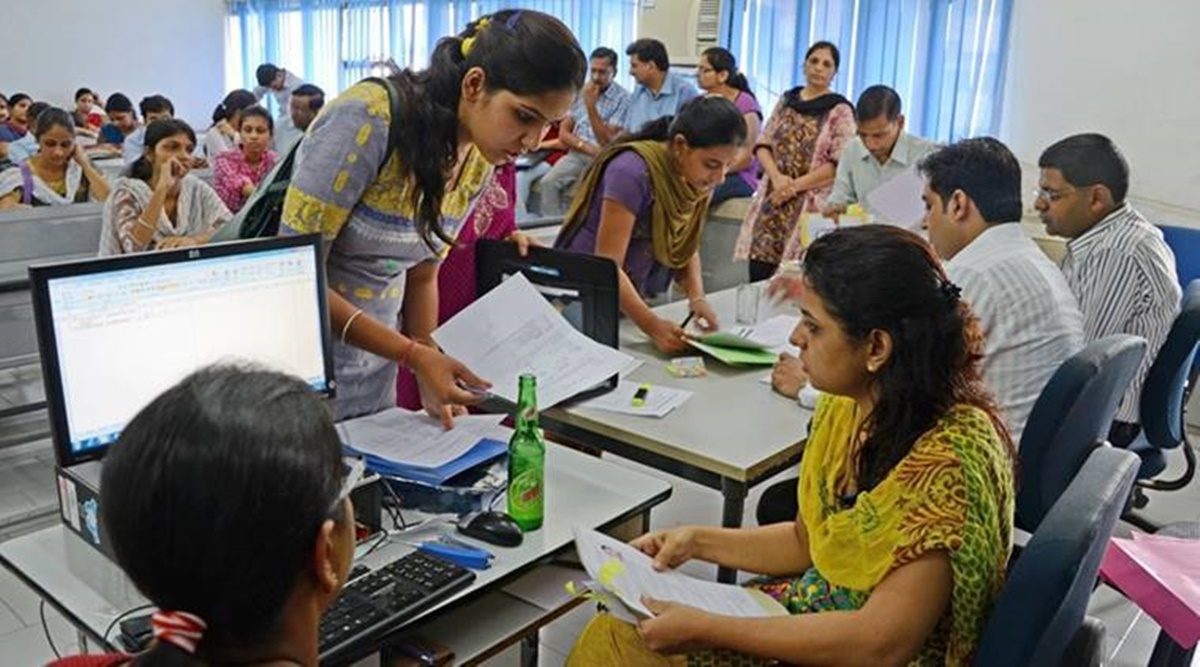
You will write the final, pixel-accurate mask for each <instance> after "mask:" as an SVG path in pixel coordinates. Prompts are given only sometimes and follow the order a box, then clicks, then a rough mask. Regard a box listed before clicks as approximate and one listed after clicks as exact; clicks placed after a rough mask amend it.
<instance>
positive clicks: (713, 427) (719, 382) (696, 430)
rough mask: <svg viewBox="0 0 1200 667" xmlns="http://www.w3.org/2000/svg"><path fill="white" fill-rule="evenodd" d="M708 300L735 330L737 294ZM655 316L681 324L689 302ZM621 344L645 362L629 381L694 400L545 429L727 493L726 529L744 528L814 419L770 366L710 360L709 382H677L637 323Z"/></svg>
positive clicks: (796, 455)
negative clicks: (648, 412)
mask: <svg viewBox="0 0 1200 667" xmlns="http://www.w3.org/2000/svg"><path fill="white" fill-rule="evenodd" d="M709 301H710V303H711V304H712V306H713V308H714V309H716V311H717V315H718V317H720V318H721V322H722V323H724V324H725V325H726V326H732V325H733V324H734V311H735V305H736V303H735V301H736V290H725V291H722V292H718V293H716V294H713V295H710V296H709ZM655 312H657V313H659V314H661V315H662V316H663V317H665V318H667V319H670V320H674V321H676V322H682V321H683V319H684V317H685V316H686V314H687V303H686V302H676V303H672V304H667V305H665V306H660V307H658V308H655ZM620 338H621V342H620V344H621V350H622V351H624V352H626V353H628V354H631V355H633V356H635V357H637V358H639V359H641V360H643V362H644V363H643V364H642V366H641V367H640V368H638V369H637V370H636V371H634V372H633V373H631V374H630V375H629V376H628V378H626V381H629V382H637V383H642V382H648V383H650V384H651V385H663V386H668V387H677V388H680V389H688V390H691V391H692V392H694V393H693V395H692V397H691V398H690V399H688V401H687V402H686V403H684V404H683V405H682V406H680V407H679V408H676V409H675V410H674V411H673V412H672V413H671V414H669V415H667V416H666V417H664V418H662V419H651V418H646V417H636V416H631V415H623V414H618V413H614V412H606V411H603V410H595V409H586V408H579V407H573V406H565V407H557V408H553V409H551V410H546V411H545V412H543V413H542V416H541V421H542V426H543V427H544V428H545V429H546V430H547V431H551V432H555V433H561V434H562V435H563V436H565V437H567V438H570V439H573V440H576V441H579V442H581V443H583V444H585V445H588V446H591V447H595V448H597V449H602V450H604V451H608V452H612V453H614V454H616V455H618V456H622V457H625V458H628V459H631V460H634V461H637V462H639V463H642V464H645V465H648V466H651V467H653V468H657V469H659V470H662V471H664V472H667V473H670V474H672V475H677V476H679V477H683V478H684V479H688V480H691V481H693V482H696V483H699V484H702V485H704V486H707V487H709V488H713V489H716V490H718V491H720V492H721V495H722V496H723V497H724V509H723V511H722V517H721V525H723V526H726V527H730V528H736V527H738V526H740V525H741V524H742V513H743V510H744V505H745V500H746V491H747V490H748V489H749V488H750V487H752V486H754V485H755V484H758V483H759V482H761V481H763V480H765V479H767V478H769V477H771V476H773V475H775V474H776V473H778V472H779V471H781V470H783V469H785V468H788V467H790V466H794V465H796V463H797V461H799V460H800V446H801V444H802V443H803V441H804V438H805V437H806V429H807V427H808V420H809V418H810V417H811V416H812V413H811V412H810V411H808V410H805V409H803V408H801V407H800V405H799V404H798V403H796V401H793V400H788V399H787V398H784V397H783V396H780V395H778V394H776V393H775V392H773V391H772V390H771V387H770V386H769V385H767V384H764V383H763V382H761V381H760V380H761V379H762V377H763V376H764V375H766V374H767V373H769V372H770V367H764V366H751V367H736V368H735V367H732V366H727V365H725V364H723V363H721V362H719V361H716V360H715V359H712V358H705V365H706V367H707V368H708V375H707V376H706V377H702V378H675V377H672V376H671V375H670V374H668V373H667V371H666V357H664V356H663V355H661V354H659V353H658V352H657V351H655V349H654V346H653V344H652V343H650V342H649V341H648V340H647V339H646V337H645V336H644V335H642V334H641V332H640V331H639V330H638V329H637V326H636V325H634V324H633V322H631V321H629V320H627V319H626V320H622V322H621V331H620ZM695 354H696V355H700V354H701V353H700V352H699V351H698V350H697V351H695ZM734 576H735V573H734V571H733V570H729V569H726V568H722V569H720V570H719V572H718V578H719V579H720V580H721V581H730V582H731V581H733V580H734Z"/></svg>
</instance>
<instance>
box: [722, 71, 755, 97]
mask: <svg viewBox="0 0 1200 667" xmlns="http://www.w3.org/2000/svg"><path fill="white" fill-rule="evenodd" d="M725 82H726V83H728V84H729V85H730V86H731V87H733V88H737V89H738V90H740V91H742V92H743V93H746V94H747V95H749V96H750V97H754V91H753V90H750V82H749V81H747V80H746V75H745V74H742V73H741V72H738V73H737V74H733V75H731V76H730V77H729V79H727V80H726V81H725Z"/></svg>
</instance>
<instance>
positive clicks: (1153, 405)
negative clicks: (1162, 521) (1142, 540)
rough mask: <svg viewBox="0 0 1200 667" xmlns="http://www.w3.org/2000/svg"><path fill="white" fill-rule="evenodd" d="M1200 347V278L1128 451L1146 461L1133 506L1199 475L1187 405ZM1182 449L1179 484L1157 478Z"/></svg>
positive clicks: (1150, 382)
mask: <svg viewBox="0 0 1200 667" xmlns="http://www.w3.org/2000/svg"><path fill="white" fill-rule="evenodd" d="M1198 344H1200V279H1198V280H1193V281H1192V282H1191V283H1190V284H1189V285H1188V286H1187V289H1186V290H1185V291H1184V294H1183V306H1182V308H1181V309H1180V312H1179V316H1178V317H1176V318H1175V322H1174V323H1173V324H1172V325H1171V330H1170V331H1169V332H1168V333H1167V339H1166V340H1165V341H1164V342H1163V345H1162V348H1160V349H1159V351H1158V356H1157V357H1155V359H1154V364H1153V365H1152V366H1150V371H1149V373H1147V374H1146V382H1145V384H1143V385H1142V397H1141V403H1140V405H1139V406H1138V411H1139V419H1140V420H1141V424H1142V431H1141V433H1140V434H1139V435H1138V437H1137V438H1136V439H1135V440H1134V441H1133V442H1131V443H1129V447H1128V449H1129V451H1131V452H1133V453H1134V454H1137V456H1138V458H1139V459H1141V467H1140V468H1139V470H1138V481H1137V485H1136V487H1135V488H1134V493H1133V506H1134V507H1136V508H1142V507H1145V506H1146V502H1147V500H1148V499H1147V498H1146V494H1145V493H1144V490H1145V489H1151V490H1154V491H1177V490H1179V489H1182V488H1183V487H1185V486H1187V485H1188V484H1189V483H1190V482H1191V481H1192V478H1193V477H1195V475H1196V452H1195V450H1194V449H1193V448H1192V444H1191V443H1190V442H1189V441H1188V435H1187V423H1186V417H1187V402H1188V398H1189V397H1190V396H1191V394H1192V389H1193V388H1194V387H1195V382H1196V376H1197V375H1200V370H1198V369H1197V368H1196V367H1195V365H1194V361H1195V357H1196V348H1197V345H1198ZM1180 445H1183V457H1184V461H1185V462H1186V467H1185V469H1184V471H1183V473H1182V474H1181V475H1180V476H1179V477H1177V478H1175V479H1156V477H1157V476H1158V475H1160V474H1161V473H1162V472H1163V470H1165V469H1166V467H1167V457H1166V452H1167V450H1169V449H1174V448H1176V447H1179V446H1180ZM1125 518H1126V520H1128V521H1129V522H1130V523H1133V524H1135V525H1137V526H1138V527H1139V528H1142V529H1143V530H1148V531H1151V532H1153V531H1154V530H1156V528H1157V526H1155V525H1153V524H1151V523H1150V522H1149V521H1148V520H1146V519H1144V518H1142V517H1139V516H1137V515H1136V514H1127V515H1126V517H1125Z"/></svg>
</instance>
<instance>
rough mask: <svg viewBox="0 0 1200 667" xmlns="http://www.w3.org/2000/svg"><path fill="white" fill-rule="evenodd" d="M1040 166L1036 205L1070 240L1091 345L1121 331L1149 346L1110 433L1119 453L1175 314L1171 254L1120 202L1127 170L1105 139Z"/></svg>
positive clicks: (1068, 269) (1056, 151)
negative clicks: (1147, 375) (1143, 387)
mask: <svg viewBox="0 0 1200 667" xmlns="http://www.w3.org/2000/svg"><path fill="white" fill-rule="evenodd" d="M1038 167H1040V168H1041V175H1040V178H1039V179H1038V189H1037V191H1036V192H1035V193H1034V194H1035V202H1034V206H1035V207H1036V208H1037V210H1038V212H1039V213H1040V214H1041V217H1042V222H1043V223H1045V225H1046V231H1048V232H1049V233H1051V234H1054V235H1057V236H1064V237H1066V238H1067V239H1069V240H1068V241H1067V253H1066V256H1065V257H1064V258H1063V263H1062V271H1063V274H1065V275H1066V277H1067V284H1069V285H1070V287H1071V291H1072V292H1074V294H1075V298H1076V299H1078V301H1079V307H1080V309H1081V310H1082V311H1083V319H1084V327H1083V330H1084V335H1085V336H1086V338H1087V340H1088V342H1091V341H1093V340H1096V339H1098V338H1103V337H1104V336H1108V335H1110V334H1115V333H1124V334H1133V335H1136V336H1141V337H1143V338H1145V339H1146V342H1147V343H1148V347H1147V355H1146V358H1145V359H1143V360H1142V365H1141V367H1140V368H1139V369H1138V373H1137V375H1136V376H1135V377H1134V380H1133V383H1132V384H1130V387H1129V391H1128V392H1126V394H1125V397H1124V399H1123V400H1122V401H1121V406H1120V408H1119V409H1118V410H1117V416H1116V420H1115V421H1114V422H1113V427H1112V430H1111V432H1110V433H1109V440H1110V441H1111V442H1112V443H1113V444H1114V445H1117V446H1121V447H1123V446H1125V445H1128V444H1129V443H1130V442H1132V441H1133V440H1134V438H1136V437H1137V435H1138V432H1139V430H1140V426H1139V424H1138V404H1139V400H1140V397H1141V393H1142V383H1143V382H1144V381H1145V379H1146V373H1147V372H1148V371H1149V370H1150V365H1151V364H1152V363H1153V362H1154V357H1155V356H1156V355H1157V354H1158V348H1159V347H1161V346H1162V344H1163V341H1164V340H1166V338H1167V332H1168V331H1169V330H1170V328H1171V323H1172V322H1173V321H1174V320H1175V316H1176V315H1177V314H1178V313H1179V301H1180V298H1181V295H1182V292H1181V290H1180V287H1179V283H1178V281H1177V278H1176V275H1175V255H1174V253H1172V252H1171V249H1170V248H1169V247H1168V246H1167V244H1166V243H1165V242H1164V241H1163V235H1162V232H1161V231H1159V230H1158V228H1157V227H1155V226H1154V225H1152V224H1150V223H1149V222H1147V221H1146V219H1145V218H1143V217H1142V215H1141V214H1140V213H1138V212H1137V211H1136V210H1135V209H1134V208H1133V206H1131V205H1130V204H1129V203H1128V202H1126V201H1125V194H1126V192H1128V190H1129V165H1128V164H1127V163H1126V162H1125V157H1124V156H1123V155H1121V151H1120V150H1119V149H1118V148H1117V146H1116V145H1115V144H1114V143H1113V142H1112V140H1110V139H1109V138H1108V137H1105V136H1103V135H1100V134H1077V135H1074V136H1071V137H1067V138H1066V139H1063V140H1062V141H1059V142H1058V143H1056V144H1054V145H1052V146H1050V147H1049V148H1047V149H1046V150H1045V152H1043V153H1042V156H1041V158H1039V159H1038Z"/></svg>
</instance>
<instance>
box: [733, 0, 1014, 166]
mask: <svg viewBox="0 0 1200 667" xmlns="http://www.w3.org/2000/svg"><path fill="white" fill-rule="evenodd" d="M728 9H729V14H728V16H727V23H728V29H729V33H728V34H729V35H730V40H729V41H730V43H731V44H732V46H731V47H730V50H731V51H733V53H734V54H735V55H736V56H737V57H738V62H739V64H740V66H741V68H742V69H743V70H744V71H745V72H746V75H747V77H748V78H749V79H750V81H751V84H752V85H753V86H754V87H755V92H756V93H757V94H758V97H759V99H760V100H762V102H763V104H764V105H770V106H773V105H774V104H775V102H776V101H777V100H778V98H779V96H780V95H782V94H783V93H784V92H785V91H787V90H788V89H790V88H792V87H794V86H797V85H801V84H803V83H804V52H805V51H806V50H807V49H808V47H809V45H811V44H812V43H814V42H817V41H820V40H823V39H824V40H828V41H831V42H833V43H834V44H836V45H837V47H838V49H839V50H840V51H841V67H840V68H839V70H838V74H837V78H835V79H834V83H833V88H834V90H836V91H837V92H839V93H842V94H843V95H845V96H846V97H847V98H848V99H850V100H851V102H853V101H854V100H855V99H856V97H857V96H858V94H859V93H860V92H861V91H862V90H863V89H865V88H866V87H867V86H871V85H874V84H877V83H882V84H885V85H888V86H891V87H892V88H895V89H896V91H897V92H899V93H900V96H901V98H903V100H904V113H905V116H906V118H907V123H908V129H909V130H910V131H912V132H914V133H916V134H919V135H921V136H925V137H928V138H931V139H936V140H938V141H943V142H945V141H954V140H957V139H961V138H965V137H969V136H978V135H981V134H995V133H996V132H997V131H998V129H999V123H1000V117H999V115H1000V102H1001V99H1000V97H1001V94H1002V90H1003V81H1002V74H1003V69H1004V59H1005V53H1006V49H1007V43H1008V39H1007V35H1008V24H1009V18H1010V16H1011V14H1012V0H797V1H796V2H778V1H776V0H730V5H729V8H728Z"/></svg>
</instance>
